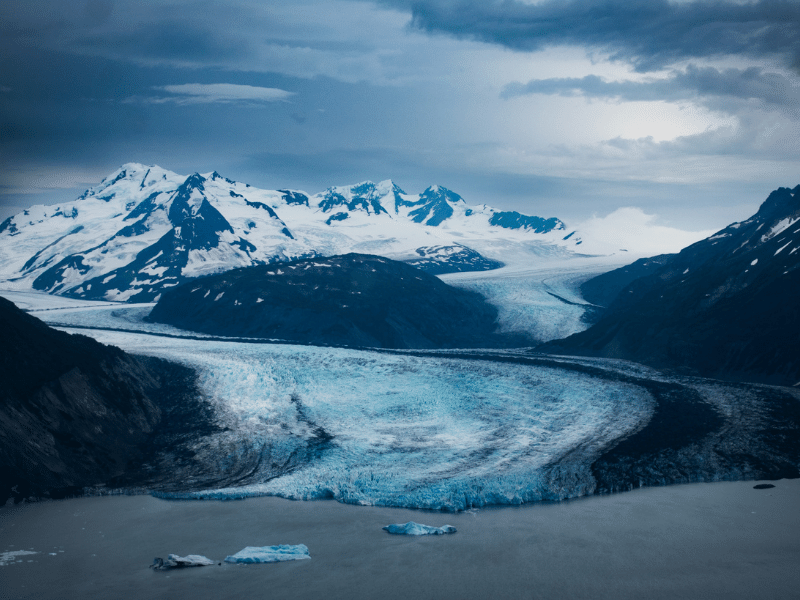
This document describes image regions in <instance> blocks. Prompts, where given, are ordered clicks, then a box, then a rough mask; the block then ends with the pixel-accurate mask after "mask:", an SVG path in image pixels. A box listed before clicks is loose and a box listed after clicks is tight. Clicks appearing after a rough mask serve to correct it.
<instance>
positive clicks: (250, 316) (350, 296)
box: [149, 254, 504, 348]
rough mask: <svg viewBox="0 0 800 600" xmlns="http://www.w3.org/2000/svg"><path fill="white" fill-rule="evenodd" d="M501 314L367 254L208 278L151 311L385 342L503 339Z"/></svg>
mask: <svg viewBox="0 0 800 600" xmlns="http://www.w3.org/2000/svg"><path fill="white" fill-rule="evenodd" d="M496 318H497V311H496V309H495V308H494V307H492V306H491V305H489V304H487V303H486V302H485V301H484V299H483V298H482V297H481V296H480V295H479V294H476V293H474V292H468V291H465V290H460V289H458V288H453V287H451V286H448V285H447V284H445V283H443V282H442V281H441V280H439V279H438V278H436V277H434V276H433V275H429V274H427V273H425V272H423V271H420V270H419V269H416V268H414V267H411V266H409V265H406V264H404V263H401V262H397V261H392V260H389V259H386V258H382V257H378V256H373V255H364V254H348V255H345V256H334V257H329V258H326V259H305V260H300V261H294V262H290V263H286V264H281V265H268V266H267V265H264V266H255V267H248V268H244V269H236V270H233V271H229V272H227V273H222V274H219V275H215V276H211V277H205V278H203V279H199V280H197V281H193V282H190V283H187V284H185V285H183V286H180V287H178V288H175V289H173V290H169V291H167V292H165V293H164V295H163V296H162V297H161V299H160V300H159V302H158V304H156V306H155V307H154V308H153V310H152V312H151V313H150V317H149V319H150V320H151V321H155V322H159V323H167V324H170V325H174V326H176V327H180V328H182V329H188V330H192V331H199V332H203V333H211V334H215V335H225V336H246V337H261V338H273V339H281V340H289V341H295V342H303V343H313V344H336V345H351V346H371V347H380V348H453V347H476V346H477V347H486V346H496V345H500V344H502V343H504V340H503V338H501V337H500V336H496V335H495V334H494V329H495V320H496Z"/></svg>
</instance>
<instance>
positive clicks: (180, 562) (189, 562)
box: [150, 554, 214, 571]
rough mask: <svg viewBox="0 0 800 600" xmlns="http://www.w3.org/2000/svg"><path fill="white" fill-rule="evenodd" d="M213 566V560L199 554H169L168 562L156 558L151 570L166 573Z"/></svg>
mask: <svg viewBox="0 0 800 600" xmlns="http://www.w3.org/2000/svg"><path fill="white" fill-rule="evenodd" d="M213 564H214V561H213V560H211V559H210V558H206V557H205V556H201V555H199V554H188V555H186V556H178V555H177V554H169V555H168V556H167V560H164V559H163V558H160V557H156V558H154V559H153V564H152V565H150V568H151V569H153V570H155V571H166V570H167V569H182V568H183V567H208V566H210V565H213Z"/></svg>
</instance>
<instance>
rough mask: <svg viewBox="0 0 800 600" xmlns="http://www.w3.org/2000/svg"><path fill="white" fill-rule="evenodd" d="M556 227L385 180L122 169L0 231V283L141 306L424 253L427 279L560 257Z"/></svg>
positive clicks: (561, 228) (438, 190) (560, 227)
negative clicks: (305, 187) (305, 186)
mask: <svg viewBox="0 0 800 600" xmlns="http://www.w3.org/2000/svg"><path fill="white" fill-rule="evenodd" d="M565 229H566V228H565V225H564V223H562V222H561V221H559V220H558V219H555V218H550V219H544V218H541V217H534V216H527V215H521V214H519V213H515V212H508V211H496V210H495V209H493V208H490V207H488V206H486V205H482V206H468V205H467V204H466V202H465V201H464V199H463V198H462V197H461V196H459V195H458V194H456V193H454V192H452V191H450V190H448V189H446V188H444V187H441V186H431V187H429V188H428V189H426V190H425V191H423V192H422V193H421V194H416V195H415V194H407V193H406V192H404V191H403V190H402V189H401V188H400V187H399V186H397V185H396V184H395V183H394V182H392V181H390V180H387V181H383V182H380V183H378V184H375V183H373V182H370V181H365V182H362V183H359V184H357V185H353V186H334V187H330V188H328V189H327V190H325V191H324V192H321V193H318V194H315V195H313V196H309V195H308V194H306V193H305V192H302V191H298V190H260V189H257V188H253V187H251V186H249V185H247V184H244V183H240V182H236V181H231V180H230V179H227V178H224V177H222V176H221V175H219V174H218V173H216V172H213V173H209V174H205V175H201V174H198V173H195V174H193V175H190V176H188V177H187V176H183V175H178V174H176V173H173V172H171V171H167V170H165V169H162V168H160V167H157V166H145V165H141V164H136V163H128V164H125V165H123V166H122V167H120V168H119V169H117V170H116V171H115V172H113V173H112V174H111V175H109V176H108V177H107V178H105V179H104V180H103V181H102V182H101V183H100V184H99V185H97V186H95V187H93V188H90V189H89V190H87V191H86V192H85V193H84V194H82V195H81V196H80V197H79V198H77V199H76V200H75V201H73V202H67V203H62V204H60V205H57V206H41V205H40V206H34V207H31V208H30V209H28V210H25V211H23V212H22V213H20V214H17V215H15V216H13V217H10V218H9V219H7V220H6V221H5V222H3V223H2V224H1V225H0V262H1V263H2V264H0V279H1V280H5V281H6V282H7V284H8V283H12V284H13V286H14V287H16V288H17V289H31V288H33V289H37V290H43V291H47V292H49V293H54V294H62V295H67V296H71V297H78V298H86V299H104V300H115V301H130V302H146V301H152V300H155V299H157V298H158V297H159V296H160V294H161V292H162V290H164V289H165V288H169V287H173V286H176V285H178V284H179V283H182V282H183V281H186V280H187V279H190V278H194V277H199V276H203V275H208V274H212V273H218V272H221V271H226V270H228V269H232V268H236V267H243V266H248V265H254V264H268V263H274V262H282V261H288V260H293V259H297V258H303V257H313V256H331V255H336V254H343V253H347V252H360V253H366V254H378V255H382V256H386V257H389V258H393V259H397V260H414V259H419V258H420V256H425V257H427V258H429V259H430V260H428V261H424V265H422V266H423V268H424V267H425V266H429V267H430V268H431V269H432V270H437V269H438V272H443V271H447V270H451V271H458V270H469V269H486V268H494V267H497V266H499V265H500V263H501V262H508V257H517V258H520V257H521V260H524V261H529V260H530V259H531V257H532V256H534V257H535V256H540V255H542V254H543V252H542V250H541V248H540V247H541V246H546V247H551V248H552V249H553V250H557V251H558V252H560V253H561V254H562V255H563V254H570V253H571V252H570V251H571V250H574V249H575V248H579V246H578V244H580V241H576V240H575V239H571V234H570V235H566V236H565V235H564V234H565V233H566V231H565ZM534 247H536V248H534ZM430 248H437V249H438V250H437V252H436V253H434V255H431V254H430V252H429V251H428V250H427V249H430ZM532 248H533V250H532ZM420 249H421V250H422V253H420ZM460 256H463V257H464V261H462V262H464V264H463V265H462V264H460V263H459V264H456V263H458V260H456V258H457V257H460ZM438 257H443V260H445V262H447V263H448V264H447V265H444V264H443V265H439V264H438V263H437V260H438ZM454 257H455V258H454Z"/></svg>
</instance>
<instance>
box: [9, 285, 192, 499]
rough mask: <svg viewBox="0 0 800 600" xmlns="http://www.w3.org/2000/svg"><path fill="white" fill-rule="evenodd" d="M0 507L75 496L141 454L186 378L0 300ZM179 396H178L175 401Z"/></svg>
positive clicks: (120, 471) (164, 364)
mask: <svg viewBox="0 0 800 600" xmlns="http://www.w3.org/2000/svg"><path fill="white" fill-rule="evenodd" d="M0 377H1V378H2V381H3V385H2V386H0V500H3V501H4V500H5V499H6V498H7V497H9V496H12V495H13V496H15V497H17V498H20V497H28V496H31V495H33V496H42V495H50V496H53V497H57V496H63V495H65V494H74V493H79V492H80V491H81V489H82V488H83V487H84V486H93V485H101V484H104V483H106V482H110V481H112V480H115V479H118V478H120V477H123V476H124V475H125V474H126V472H127V471H128V470H129V468H130V467H131V465H132V464H136V463H137V461H140V460H141V459H142V458H143V456H144V455H145V451H144V447H145V446H146V445H148V444H147V442H148V440H150V439H151V436H152V435H153V433H154V432H155V431H156V430H157V429H158V426H159V424H160V422H161V420H162V414H163V412H162V406H163V400H164V399H165V395H166V394H167V393H168V392H167V390H172V387H171V383H170V382H175V383H180V384H181V385H182V386H185V390H184V392H188V393H191V385H189V379H190V377H189V373H188V370H187V369H185V368H182V367H178V366H177V365H171V364H170V363H167V362H165V361H160V360H157V359H149V358H148V359H142V358H137V357H134V356H131V355H129V354H126V353H125V352H123V351H122V350H120V349H119V348H115V347H113V346H104V345H103V344H100V343H98V342H96V341H95V340H93V339H91V338H88V337H85V336H81V335H69V334H67V333H64V332H61V331H56V330H55V329H52V328H50V327H48V326H47V325H45V324H44V323H42V322H41V321H40V320H38V319H36V318H34V317H32V316H30V315H28V314H26V313H24V312H23V311H21V310H19V309H18V308H17V307H16V306H15V305H14V304H13V303H11V302H9V301H8V300H6V299H4V298H0ZM182 393H183V392H182Z"/></svg>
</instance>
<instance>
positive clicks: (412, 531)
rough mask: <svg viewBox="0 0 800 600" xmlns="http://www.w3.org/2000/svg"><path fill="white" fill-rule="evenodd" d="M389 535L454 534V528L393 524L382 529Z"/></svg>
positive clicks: (412, 523) (419, 524) (417, 524)
mask: <svg viewBox="0 0 800 600" xmlns="http://www.w3.org/2000/svg"><path fill="white" fill-rule="evenodd" d="M383 529H384V530H385V531H388V532H389V533H393V534H395V535H444V534H445V533H455V532H456V528H455V527H453V526H452V525H442V526H441V527H431V526H430V525H423V524H421V523H414V521H409V522H408V523H402V524H401V523H395V524H393V525H387V526H386V527H384V528H383Z"/></svg>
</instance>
